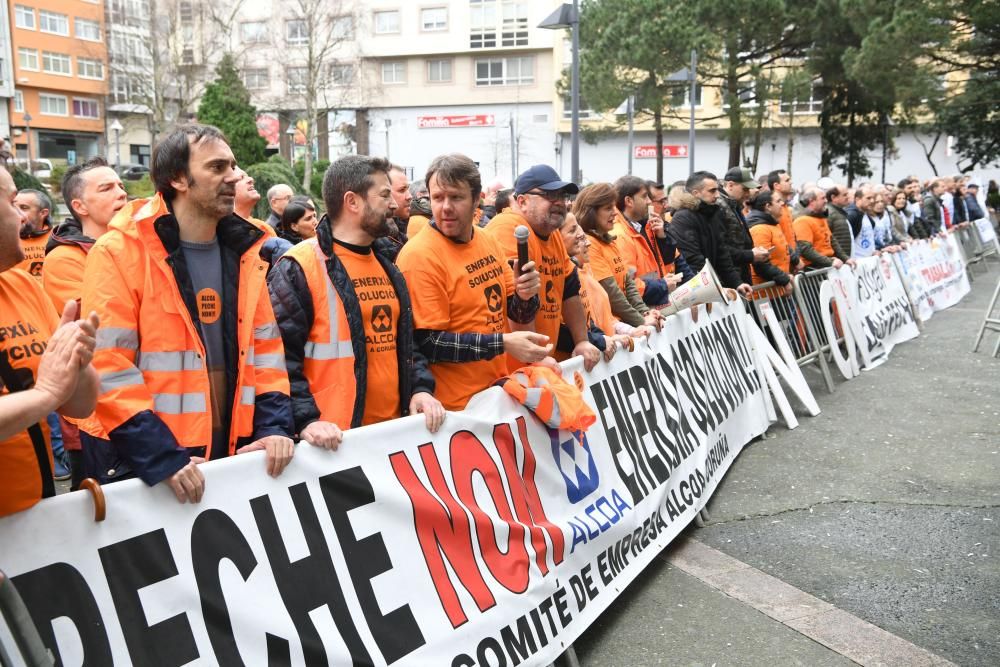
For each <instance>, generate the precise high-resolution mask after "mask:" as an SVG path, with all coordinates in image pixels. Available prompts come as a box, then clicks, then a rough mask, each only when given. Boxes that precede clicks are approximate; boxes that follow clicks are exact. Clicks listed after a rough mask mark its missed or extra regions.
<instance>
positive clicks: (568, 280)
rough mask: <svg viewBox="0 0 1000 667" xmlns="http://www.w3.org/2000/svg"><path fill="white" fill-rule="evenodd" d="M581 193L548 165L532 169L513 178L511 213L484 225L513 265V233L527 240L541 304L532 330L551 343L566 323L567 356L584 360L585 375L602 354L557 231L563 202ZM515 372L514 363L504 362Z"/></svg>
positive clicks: (515, 246) (575, 277) (574, 270)
mask: <svg viewBox="0 0 1000 667" xmlns="http://www.w3.org/2000/svg"><path fill="white" fill-rule="evenodd" d="M579 191H580V189H579V188H578V187H577V186H576V184H575V183H569V182H567V181H563V180H560V178H559V174H557V173H556V170H555V169H553V168H552V167H549V166H548V165H535V166H534V167H531V168H530V169H528V170H527V171H525V172H524V173H523V174H521V175H520V176H518V177H517V181H516V182H515V184H514V193H515V195H514V197H513V198H512V199H511V200H510V209H509V210H508V211H507V212H505V213H500V214H498V215H497V216H496V217H495V218H493V219H492V220H491V221H490V222H489V224H488V225H487V226H486V231H487V232H488V233H489V234H490V235H492V236H493V238H494V239H495V240H496V241H497V243H498V244H499V245H500V247H502V248H503V250H504V253H505V254H506V256H507V259H509V260H514V261H516V260H517V238H516V237H515V236H514V230H515V229H517V228H518V227H520V226H521V225H524V226H526V227H527V228H528V230H529V231H530V234H529V235H528V257H529V258H530V259H531V261H533V262H534V263H535V265H536V266H537V267H538V272H539V273H540V274H541V280H542V290H541V293H540V294H539V300H540V302H541V303H540V305H539V308H538V315H537V316H536V317H535V331H537V332H538V333H540V334H543V335H545V336H548V337H549V340H550V341H556V340H557V339H558V337H559V325H560V323H565V325H566V328H567V329H568V330H569V334H570V336H571V337H572V340H573V348H572V349H573V352H572V356H575V357H576V356H581V357H583V361H584V366H585V367H586V369H587V370H588V371H589V370H591V369H592V368H593V367H594V366H595V365H596V364H597V362H598V361H600V360H601V351H600V350H598V349H597V348H596V347H594V345H592V344H591V343H590V340H589V339H588V337H587V314H586V311H585V310H584V308H583V302H582V301H581V300H580V277H579V275H578V274H577V270H576V266H575V265H574V264H573V261H572V260H571V259H570V257H569V254H568V253H567V252H566V246H564V245H563V239H562V234H560V233H559V229H560V228H561V227H562V225H563V222H565V220H566V201H567V200H568V198H569V195H571V194H576V193H577V192H579ZM508 362H509V363H508V367H509V368H510V370H512V371H513V370H514V369H515V368H517V367H518V366H520V365H521V364H520V362H519V361H518V360H517V359H511V360H508Z"/></svg>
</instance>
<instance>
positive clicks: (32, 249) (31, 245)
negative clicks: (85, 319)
mask: <svg viewBox="0 0 1000 667" xmlns="http://www.w3.org/2000/svg"><path fill="white" fill-rule="evenodd" d="M51 235H52V230H51V229H50V230H49V231H47V232H45V233H44V234H41V235H39V236H29V237H28V238H26V239H21V249H22V250H23V251H24V259H23V260H21V262H20V263H19V264H18V265H17V266H15V267H14V268H15V269H24V270H25V271H27V272H28V273H30V274H31V275H33V276H34V277H35V279H36V280H38V281H41V280H42V263H43V262H44V261H45V244H46V243H48V242H49V236H51ZM61 310H62V309H60V311H61Z"/></svg>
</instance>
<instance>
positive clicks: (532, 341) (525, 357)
mask: <svg viewBox="0 0 1000 667" xmlns="http://www.w3.org/2000/svg"><path fill="white" fill-rule="evenodd" d="M535 275H538V274H537V273H536V274H535ZM546 343H549V337H548V336H545V335H542V334H540V333H535V332H534V331H515V332H513V333H505V334H504V335H503V351H504V352H506V353H507V354H509V355H511V356H512V357H514V358H515V359H517V360H518V361H523V362H524V363H526V364H534V363H538V362H539V361H541V360H542V359H544V358H545V357H547V356H548V354H549V352H551V351H552V344H551V343H549V344H548V345H546Z"/></svg>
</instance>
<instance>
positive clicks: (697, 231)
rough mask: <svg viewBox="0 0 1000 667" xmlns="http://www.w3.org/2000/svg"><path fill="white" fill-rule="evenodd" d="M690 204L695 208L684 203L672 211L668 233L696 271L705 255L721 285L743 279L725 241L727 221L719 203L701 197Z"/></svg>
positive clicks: (740, 281)
mask: <svg viewBox="0 0 1000 667" xmlns="http://www.w3.org/2000/svg"><path fill="white" fill-rule="evenodd" d="M691 206H696V208H688V207H685V208H681V209H679V210H678V211H677V212H676V213H674V217H673V220H672V221H671V223H670V224H669V225H667V233H668V234H669V235H670V236H671V237H672V238H673V240H674V245H676V246H677V249H678V250H680V251H681V254H683V255H684V259H686V260H687V263H688V266H690V267H691V269H692V270H693V271H694V272H695V273H697V272H698V271H701V270H702V268H703V267H704V266H705V260H706V259H707V260H708V261H710V262H711V263H712V268H714V269H715V273H716V274H717V275H718V276H719V280H720V281H722V284H723V286H725V287H738V286H739V285H740V283H742V282H744V281H743V277H742V276H741V275H740V272H739V270H737V268H736V267H735V266H734V265H733V260H732V257H731V256H730V254H729V249H728V247H727V246H726V243H725V239H724V234H725V229H726V222H725V220H724V219H723V217H722V211H721V210H720V207H719V206H718V205H717V204H706V203H704V202H701V201H698V202H697V204H695V203H694V202H692V203H691Z"/></svg>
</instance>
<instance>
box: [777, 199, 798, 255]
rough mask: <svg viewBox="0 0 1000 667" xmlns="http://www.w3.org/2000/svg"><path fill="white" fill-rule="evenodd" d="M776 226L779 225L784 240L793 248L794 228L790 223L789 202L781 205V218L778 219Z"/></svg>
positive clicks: (790, 209)
mask: <svg viewBox="0 0 1000 667" xmlns="http://www.w3.org/2000/svg"><path fill="white" fill-rule="evenodd" d="M778 226H779V227H781V233H782V234H784V235H785V241H787V242H788V247H789V248H792V249H793V250H794V249H795V239H796V230H795V226H794V225H793V224H792V205H791V204H789V205H788V206H782V207H781V218H779V219H778Z"/></svg>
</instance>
